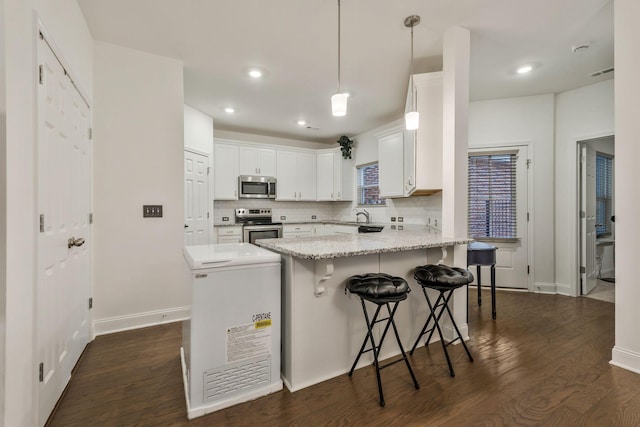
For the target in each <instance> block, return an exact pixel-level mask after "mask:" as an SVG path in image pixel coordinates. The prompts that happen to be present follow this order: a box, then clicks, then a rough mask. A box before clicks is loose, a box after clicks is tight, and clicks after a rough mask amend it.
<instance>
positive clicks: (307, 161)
mask: <svg viewBox="0 0 640 427" xmlns="http://www.w3.org/2000/svg"><path fill="white" fill-rule="evenodd" d="M276 166H277V168H276V178H277V180H278V182H277V187H276V188H277V197H276V200H309V201H311V200H316V154H315V152H313V153H310V152H306V151H293V150H277V152H276Z"/></svg>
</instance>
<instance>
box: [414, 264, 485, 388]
mask: <svg viewBox="0 0 640 427" xmlns="http://www.w3.org/2000/svg"><path fill="white" fill-rule="evenodd" d="M413 277H414V278H415V279H416V281H417V282H418V284H420V285H421V286H422V292H423V293H424V297H425V299H426V300H427V304H428V305H429V310H430V313H429V316H428V317H427V321H426V322H425V323H424V326H423V327H422V331H421V332H420V335H418V338H417V339H416V342H415V343H414V344H413V347H412V348H411V351H410V352H409V354H413V352H414V350H415V349H416V347H417V346H418V343H419V342H420V338H422V336H423V335H425V334H427V333H428V334H429V336H428V337H427V340H426V341H425V348H427V349H428V347H429V342H430V341H431V337H432V336H433V332H434V330H437V331H438V335H439V336H440V343H441V344H442V350H443V351H444V355H445V357H446V359H447V364H448V365H449V373H450V375H451V376H452V377H455V375H456V374H455V372H454V371H453V365H452V364H451V359H450V358H449V352H448V351H447V347H448V346H449V345H450V344H453V343H454V342H456V341H458V340H460V342H461V343H462V346H463V347H464V350H465V352H466V353H467V356H469V361H470V362H473V357H472V356H471V353H470V352H469V349H468V348H467V345H466V344H465V342H464V340H463V339H462V334H461V333H460V330H459V329H458V325H456V322H455V320H454V318H453V314H452V313H451V310H450V309H449V300H450V299H451V296H452V295H453V291H454V290H456V289H458V288H460V287H462V286H465V285H468V284H469V283H471V282H473V274H471V272H470V271H469V270H467V269H464V268H458V267H449V266H446V265H442V264H441V265H434V264H427V265H423V266H419V267H416V269H415V272H414V275H413ZM427 289H433V290H436V291H438V292H439V294H438V298H437V299H436V302H435V304H431V299H430V298H429V294H428V293H427ZM445 311H446V312H447V313H448V314H449V318H450V319H451V323H452V324H453V327H454V329H455V331H456V333H457V334H458V336H457V337H456V338H454V339H453V340H451V341H449V342H448V343H445V340H444V336H443V334H442V330H441V328H440V319H441V318H442V315H443V314H444V312H445ZM432 320H433V326H431V328H429V323H430V322H431V321H432Z"/></svg>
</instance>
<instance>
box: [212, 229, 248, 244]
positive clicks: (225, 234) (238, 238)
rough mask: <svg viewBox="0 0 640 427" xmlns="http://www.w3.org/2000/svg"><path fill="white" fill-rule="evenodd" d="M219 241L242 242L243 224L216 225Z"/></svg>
mask: <svg viewBox="0 0 640 427" xmlns="http://www.w3.org/2000/svg"><path fill="white" fill-rule="evenodd" d="M216 230H217V233H216V235H217V236H218V243H242V226H241V225H238V226H236V225H231V226H222V227H216Z"/></svg>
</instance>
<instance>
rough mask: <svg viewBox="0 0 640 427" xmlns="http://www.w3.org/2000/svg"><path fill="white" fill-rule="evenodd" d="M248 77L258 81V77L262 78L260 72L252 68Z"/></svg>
mask: <svg viewBox="0 0 640 427" xmlns="http://www.w3.org/2000/svg"><path fill="white" fill-rule="evenodd" d="M249 75H250V76H251V77H253V78H254V79H259V78H260V77H262V71H260V70H258V69H257V68H253V69H251V70H249Z"/></svg>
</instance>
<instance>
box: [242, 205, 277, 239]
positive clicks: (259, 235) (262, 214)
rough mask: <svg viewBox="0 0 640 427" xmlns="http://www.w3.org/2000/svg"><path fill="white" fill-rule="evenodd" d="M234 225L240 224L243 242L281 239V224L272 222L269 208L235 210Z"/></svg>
mask: <svg viewBox="0 0 640 427" xmlns="http://www.w3.org/2000/svg"><path fill="white" fill-rule="evenodd" d="M236 224H242V226H243V227H242V236H243V239H242V241H243V242H248V243H255V241H256V240H257V239H274V238H277V237H282V223H281V222H273V220H272V219H271V208H260V209H245V208H238V209H236Z"/></svg>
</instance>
